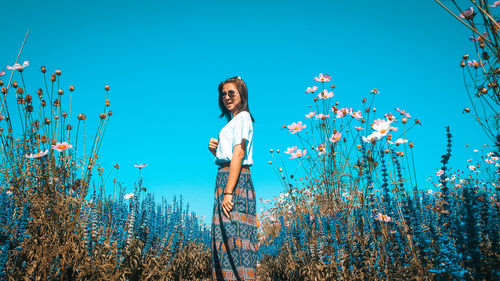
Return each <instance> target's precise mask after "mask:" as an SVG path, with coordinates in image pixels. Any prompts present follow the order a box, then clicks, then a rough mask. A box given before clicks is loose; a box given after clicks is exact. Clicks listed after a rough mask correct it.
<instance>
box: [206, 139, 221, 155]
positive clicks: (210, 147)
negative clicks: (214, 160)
mask: <svg viewBox="0 0 500 281" xmlns="http://www.w3.org/2000/svg"><path fill="white" fill-rule="evenodd" d="M218 146H219V141H218V140H216V139H214V138H211V139H210V141H209V142H208V150H210V152H212V154H213V155H214V156H215V151H216V150H217V147H218Z"/></svg>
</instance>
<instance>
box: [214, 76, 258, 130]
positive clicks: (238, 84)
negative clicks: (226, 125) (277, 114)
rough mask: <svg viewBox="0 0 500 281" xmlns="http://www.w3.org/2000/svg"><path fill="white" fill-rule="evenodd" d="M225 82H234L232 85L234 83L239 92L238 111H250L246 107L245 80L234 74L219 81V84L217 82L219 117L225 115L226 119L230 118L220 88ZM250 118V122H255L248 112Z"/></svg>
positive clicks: (246, 91)
mask: <svg viewBox="0 0 500 281" xmlns="http://www.w3.org/2000/svg"><path fill="white" fill-rule="evenodd" d="M227 83H234V85H236V89H238V92H239V93H240V98H241V102H240V104H239V105H238V108H237V109H238V113H239V112H242V111H247V112H248V113H250V109H249V108H248V90H247V85H246V84H245V82H244V81H243V80H241V77H239V76H235V77H231V78H228V79H226V80H225V81H223V82H220V84H219V108H220V111H221V112H222V113H221V115H219V118H222V117H224V116H226V119H227V121H228V122H229V121H230V120H231V112H230V111H229V110H227V108H226V106H225V105H224V102H223V101H222V88H223V87H224V85H225V84H227ZM250 118H251V119H252V122H255V120H254V119H253V116H252V114H251V113H250Z"/></svg>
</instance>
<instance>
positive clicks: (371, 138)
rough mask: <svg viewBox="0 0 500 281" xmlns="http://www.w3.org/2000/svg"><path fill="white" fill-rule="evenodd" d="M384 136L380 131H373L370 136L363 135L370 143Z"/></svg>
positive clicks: (365, 140)
mask: <svg viewBox="0 0 500 281" xmlns="http://www.w3.org/2000/svg"><path fill="white" fill-rule="evenodd" d="M381 138H382V135H381V134H380V133H379V132H373V133H371V134H370V135H368V136H366V137H365V136H362V137H361V139H362V140H363V141H364V142H368V143H373V142H375V141H376V140H379V139H381Z"/></svg>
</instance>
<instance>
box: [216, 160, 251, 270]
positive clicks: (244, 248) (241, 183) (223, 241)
mask: <svg viewBox="0 0 500 281" xmlns="http://www.w3.org/2000/svg"><path fill="white" fill-rule="evenodd" d="M228 176H229V171H228V170H223V169H219V171H218V173H217V179H216V182H215V198H214V210H213V218H212V229H211V231H212V278H213V280H256V279H257V271H256V267H257V251H258V247H259V246H258V241H257V223H258V222H257V216H256V210H255V208H256V205H255V190H254V188H253V183H252V178H251V175H250V172H243V171H242V172H241V173H240V176H239V178H238V183H237V184H236V187H235V188H234V192H233V194H234V195H233V203H234V206H233V209H232V210H231V212H230V215H231V219H229V218H227V217H226V215H224V212H223V210H222V201H223V199H224V195H223V193H224V188H225V187H226V183H227V179H228Z"/></svg>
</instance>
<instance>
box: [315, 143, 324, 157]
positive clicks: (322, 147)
mask: <svg viewBox="0 0 500 281" xmlns="http://www.w3.org/2000/svg"><path fill="white" fill-rule="evenodd" d="M316 150H317V151H318V155H323V154H325V153H326V149H325V145H324V144H322V143H321V144H320V145H318V147H317V148H316Z"/></svg>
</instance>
